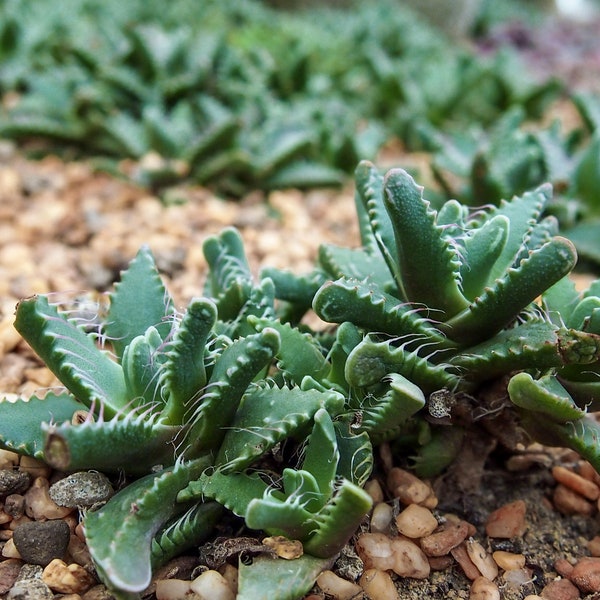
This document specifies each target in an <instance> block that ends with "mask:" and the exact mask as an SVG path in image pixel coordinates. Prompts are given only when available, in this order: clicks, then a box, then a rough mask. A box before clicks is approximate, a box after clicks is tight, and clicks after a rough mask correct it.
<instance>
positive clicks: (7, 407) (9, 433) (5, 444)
mask: <svg viewBox="0 0 600 600" xmlns="http://www.w3.org/2000/svg"><path fill="white" fill-rule="evenodd" d="M81 409H85V406H84V405H83V404H81V402H78V401H77V400H75V398H73V396H71V394H66V393H65V394H55V393H53V392H48V393H47V394H46V395H45V396H44V397H43V398H37V397H36V396H32V397H31V398H29V399H27V400H25V399H22V398H18V399H17V400H15V401H13V400H8V399H7V398H3V399H1V400H0V423H2V433H1V435H0V447H1V448H4V449H5V450H12V451H13V452H18V453H19V454H27V455H29V456H34V457H35V458H38V459H42V460H43V459H44V453H43V449H44V441H45V438H44V433H43V430H42V423H62V422H63V421H70V420H71V418H72V417H73V415H74V414H75V412H76V411H78V410H81Z"/></svg>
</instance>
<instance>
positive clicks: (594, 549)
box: [586, 535, 600, 556]
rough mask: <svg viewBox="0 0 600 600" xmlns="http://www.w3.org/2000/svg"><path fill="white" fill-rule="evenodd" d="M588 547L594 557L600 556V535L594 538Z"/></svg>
mask: <svg viewBox="0 0 600 600" xmlns="http://www.w3.org/2000/svg"><path fill="white" fill-rule="evenodd" d="M586 545H587V549H588V550H589V551H590V554H591V555H592V556H600V535H596V536H594V537H593V538H592V539H591V540H590V541H589V542H588V543H587V544H586Z"/></svg>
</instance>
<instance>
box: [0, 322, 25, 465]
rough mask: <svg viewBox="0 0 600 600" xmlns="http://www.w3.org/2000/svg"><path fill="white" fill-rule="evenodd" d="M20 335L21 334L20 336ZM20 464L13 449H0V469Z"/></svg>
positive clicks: (12, 328) (11, 327)
mask: <svg viewBox="0 0 600 600" xmlns="http://www.w3.org/2000/svg"><path fill="white" fill-rule="evenodd" d="M12 321H13V318H12V317H11V319H10V329H11V330H12V331H14V330H15V328H14V327H13V324H12ZM19 337H20V336H19ZM18 464H19V455H18V454H17V453H16V452H13V451H12V450H2V449H0V471H4V470H9V471H12V469H13V467H16V466H17V465H18Z"/></svg>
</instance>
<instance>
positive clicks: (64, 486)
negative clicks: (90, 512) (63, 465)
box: [49, 471, 115, 509]
mask: <svg viewBox="0 0 600 600" xmlns="http://www.w3.org/2000/svg"><path fill="white" fill-rule="evenodd" d="M114 493H115V491H114V489H113V487H112V485H111V483H110V481H109V480H108V478H107V477H106V476H105V475H103V474H102V473H98V472H97V471H81V472H79V473H73V474H71V475H69V476H68V477H65V478H64V479H61V480H59V481H57V482H56V483H54V484H52V485H51V486H50V490H49V494H50V498H52V500H54V502H56V504H58V505H59V506H68V507H69V508H80V509H84V508H90V507H92V506H94V505H98V504H104V503H105V502H106V501H107V500H108V499H109V498H110V497H111V496H112V495H113V494H114Z"/></svg>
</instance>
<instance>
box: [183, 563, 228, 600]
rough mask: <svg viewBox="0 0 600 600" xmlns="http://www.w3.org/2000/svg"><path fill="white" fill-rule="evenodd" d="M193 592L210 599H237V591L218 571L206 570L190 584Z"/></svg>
mask: <svg viewBox="0 0 600 600" xmlns="http://www.w3.org/2000/svg"><path fill="white" fill-rule="evenodd" d="M190 589H191V590H192V592H195V593H196V594H198V595H199V596H200V597H201V598H210V600H235V593H234V592H233V590H232V589H231V588H230V587H229V584H228V583H227V580H226V579H225V578H224V577H223V575H221V573H219V572H218V571H212V570H209V571H204V573H202V574H201V575H199V576H198V577H196V579H194V580H193V581H192V583H191V584H190Z"/></svg>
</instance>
